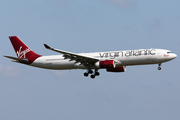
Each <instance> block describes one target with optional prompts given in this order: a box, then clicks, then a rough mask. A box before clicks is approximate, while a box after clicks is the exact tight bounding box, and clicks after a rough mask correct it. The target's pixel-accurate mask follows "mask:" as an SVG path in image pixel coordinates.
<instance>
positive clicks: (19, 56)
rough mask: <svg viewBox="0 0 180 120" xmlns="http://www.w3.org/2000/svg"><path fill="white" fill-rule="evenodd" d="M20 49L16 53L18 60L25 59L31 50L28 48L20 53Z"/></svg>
mask: <svg viewBox="0 0 180 120" xmlns="http://www.w3.org/2000/svg"><path fill="white" fill-rule="evenodd" d="M21 49H22V46H21V47H20V48H19V51H17V56H18V58H21V59H23V58H26V54H27V53H28V52H30V51H31V50H30V49H29V48H28V49H26V50H23V51H21Z"/></svg>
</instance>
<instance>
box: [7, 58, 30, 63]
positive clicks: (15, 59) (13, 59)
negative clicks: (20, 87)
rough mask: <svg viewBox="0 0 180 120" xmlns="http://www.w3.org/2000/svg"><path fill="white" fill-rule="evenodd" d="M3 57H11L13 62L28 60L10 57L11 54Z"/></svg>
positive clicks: (26, 60) (25, 61)
mask: <svg viewBox="0 0 180 120" xmlns="http://www.w3.org/2000/svg"><path fill="white" fill-rule="evenodd" d="M4 57H6V58H10V59H12V61H13V62H21V63H27V62H28V59H19V58H16V57H11V56H4Z"/></svg>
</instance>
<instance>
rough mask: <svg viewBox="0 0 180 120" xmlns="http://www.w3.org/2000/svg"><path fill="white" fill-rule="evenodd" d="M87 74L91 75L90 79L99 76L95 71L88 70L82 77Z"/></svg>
mask: <svg viewBox="0 0 180 120" xmlns="http://www.w3.org/2000/svg"><path fill="white" fill-rule="evenodd" d="M89 74H91V78H92V79H94V78H95V77H96V76H99V75H100V73H99V72H98V70H97V69H96V70H95V71H94V72H93V71H92V70H88V71H87V72H85V73H84V76H85V77H87V76H88V75H89Z"/></svg>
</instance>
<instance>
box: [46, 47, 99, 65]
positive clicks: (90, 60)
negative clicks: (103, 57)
mask: <svg viewBox="0 0 180 120" xmlns="http://www.w3.org/2000/svg"><path fill="white" fill-rule="evenodd" d="M44 46H45V48H46V49H49V50H53V51H55V52H58V53H61V54H64V55H63V57H64V59H70V61H73V60H74V61H76V63H77V62H80V63H81V64H84V65H86V64H89V63H95V62H97V61H99V59H96V58H93V57H90V56H84V55H79V54H76V53H72V52H67V51H63V50H58V49H55V48H51V47H50V46H48V45H47V44H44Z"/></svg>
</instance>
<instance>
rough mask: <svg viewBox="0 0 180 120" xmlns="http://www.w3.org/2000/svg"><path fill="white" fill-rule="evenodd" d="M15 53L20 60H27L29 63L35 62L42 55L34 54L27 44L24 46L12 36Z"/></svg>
mask: <svg viewBox="0 0 180 120" xmlns="http://www.w3.org/2000/svg"><path fill="white" fill-rule="evenodd" d="M9 39H10V41H11V43H12V45H13V47H14V50H15V53H16V55H17V57H18V58H19V59H24V58H27V59H28V60H29V61H34V60H35V59H37V58H38V57H40V56H41V55H38V54H36V53H35V52H33V51H32V50H31V49H30V48H29V47H28V46H27V45H26V44H24V43H23V42H22V41H21V40H20V39H19V38H18V37H17V36H10V37H9Z"/></svg>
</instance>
